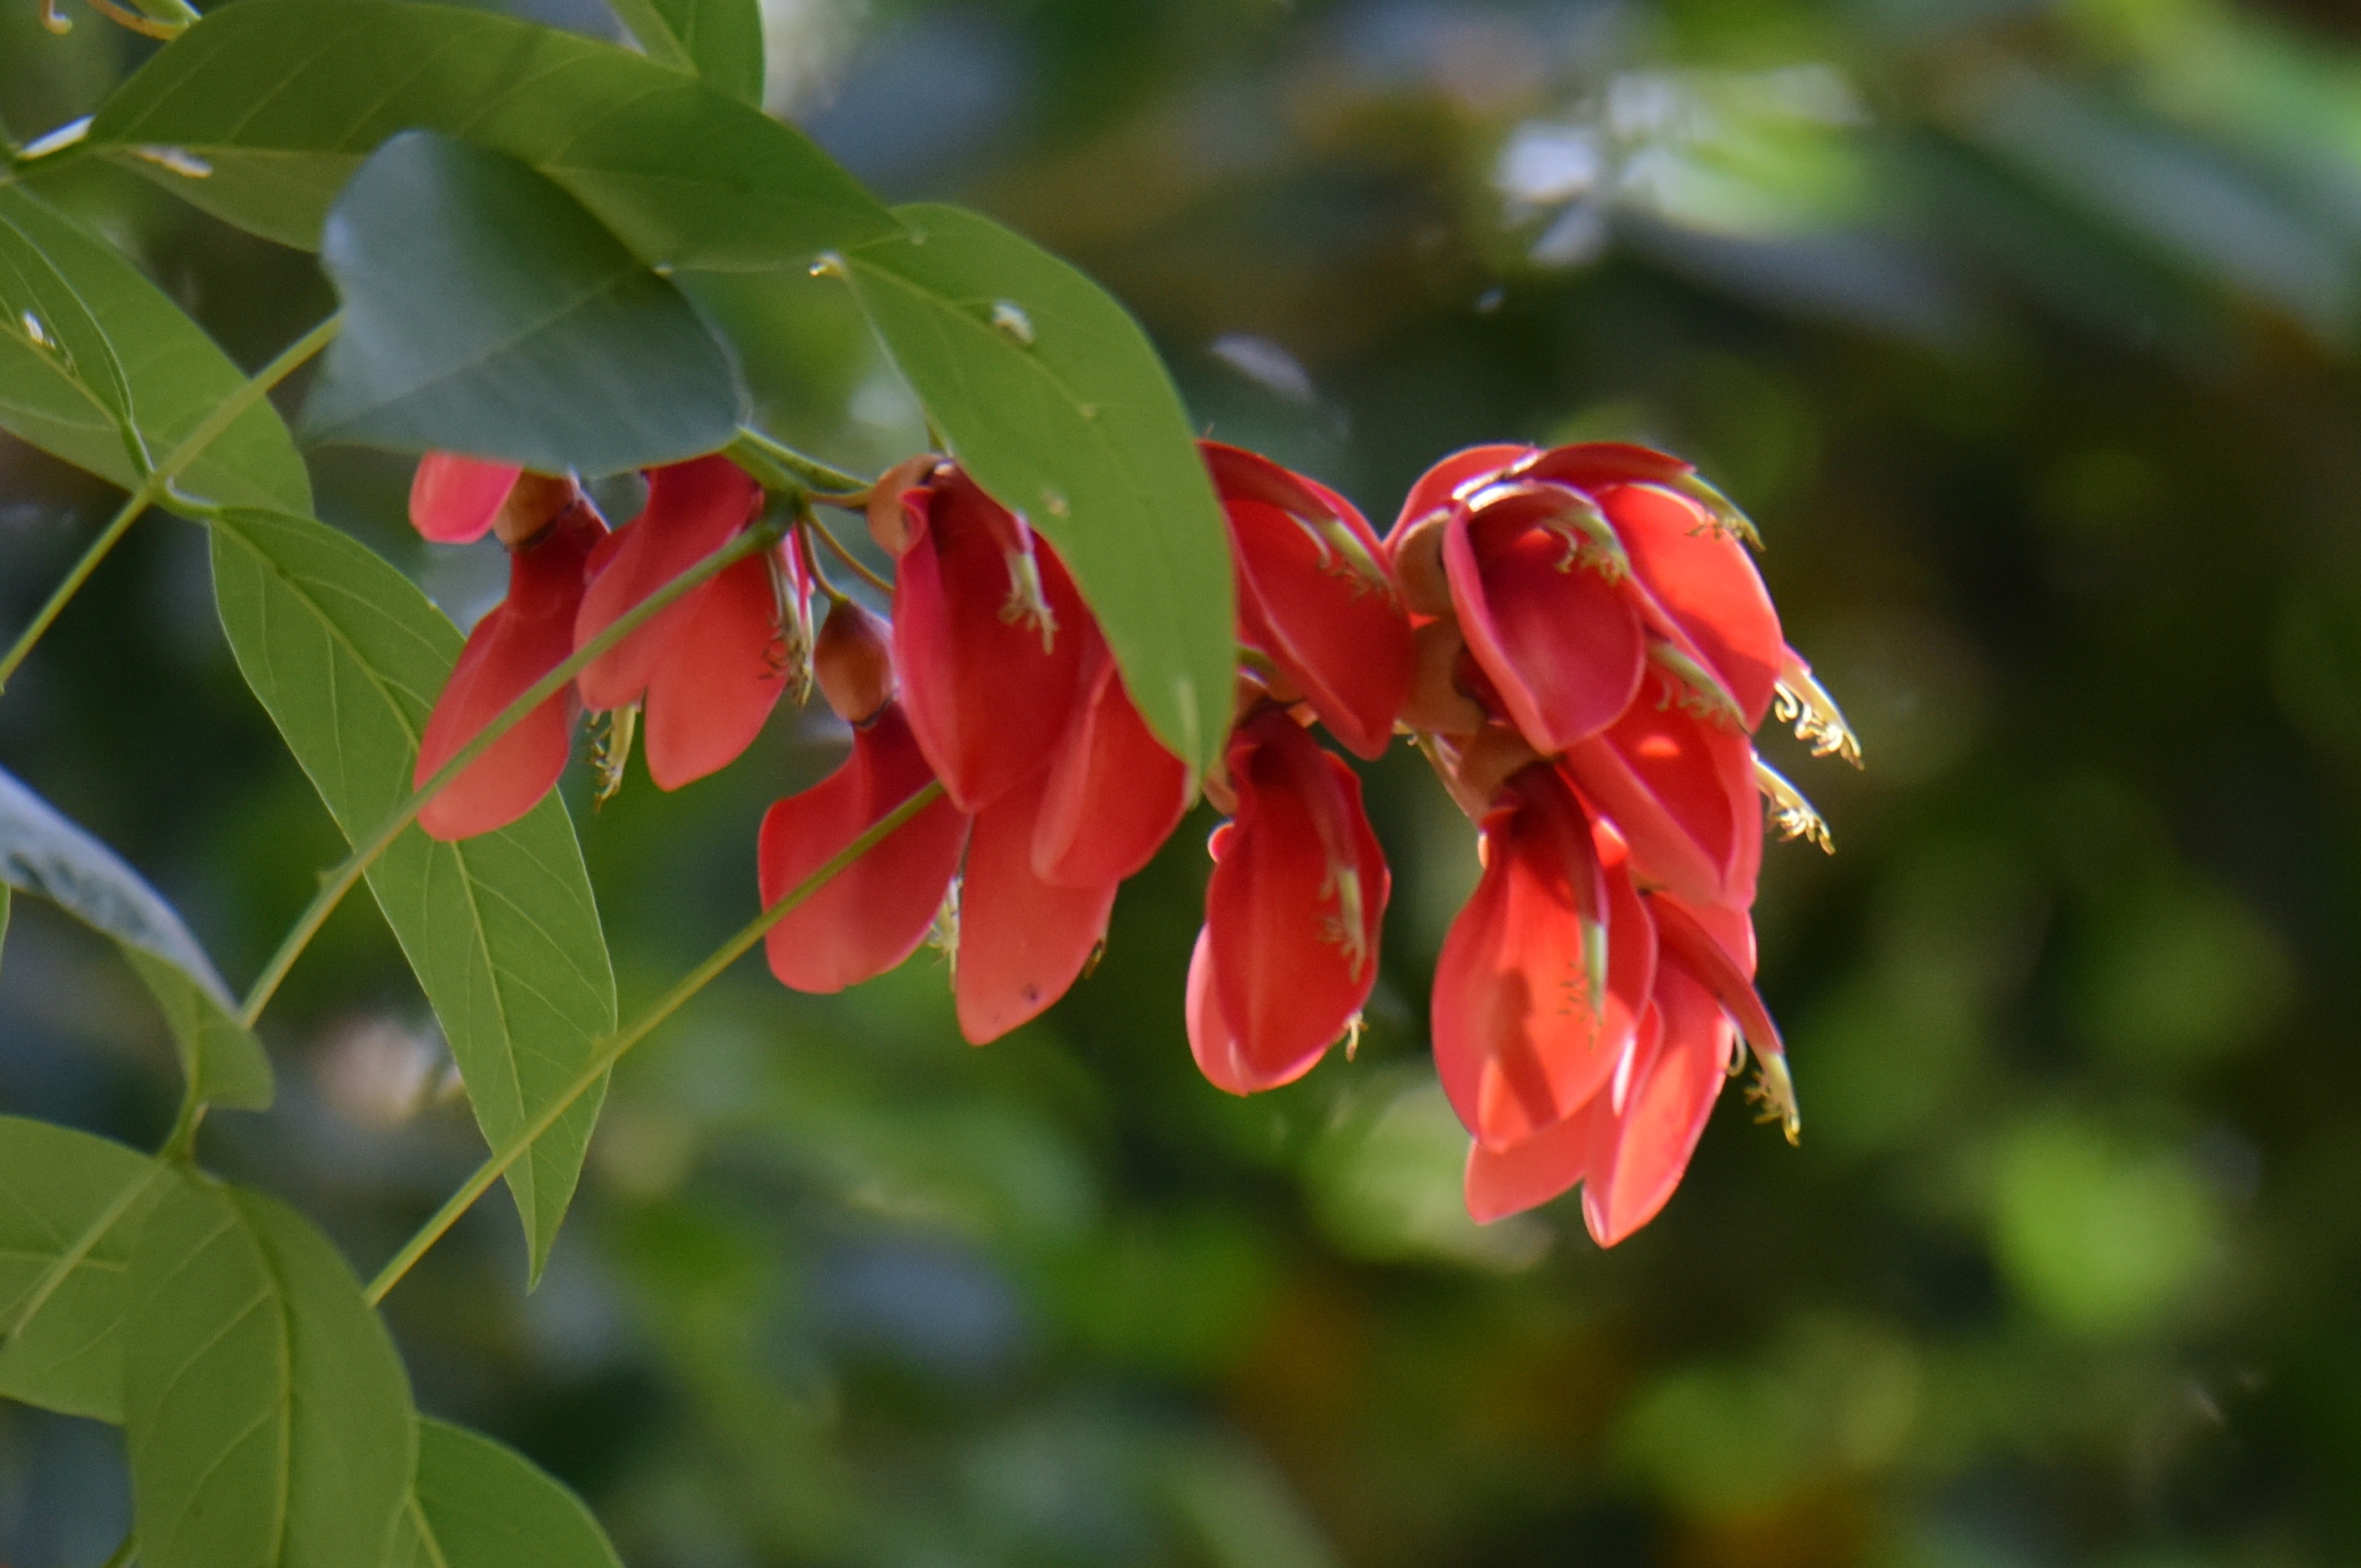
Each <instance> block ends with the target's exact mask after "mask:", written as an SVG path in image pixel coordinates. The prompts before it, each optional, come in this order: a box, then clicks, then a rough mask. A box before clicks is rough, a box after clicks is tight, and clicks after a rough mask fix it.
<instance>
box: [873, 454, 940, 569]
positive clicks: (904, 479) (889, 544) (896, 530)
mask: <svg viewBox="0 0 2361 1568" xmlns="http://www.w3.org/2000/svg"><path fill="white" fill-rule="evenodd" d="M941 461H942V459H941V458H940V457H939V456H937V455H935V454H934V453H931V452H921V453H919V454H918V455H917V456H915V457H905V458H903V459H902V461H900V462H899V463H896V464H895V465H894V466H892V467H891V468H888V469H886V470H885V472H884V473H883V474H880V475H879V476H877V482H876V483H875V484H873V485H872V486H870V487H869V507H868V511H869V537H870V538H872V539H874V540H875V541H877V547H878V548H879V549H881V550H883V551H884V552H885V553H886V554H889V555H895V556H898V555H900V554H902V552H903V551H905V550H907V549H908V548H909V547H910V518H909V514H908V513H907V512H906V511H905V510H903V508H902V496H903V493H904V492H905V491H907V490H909V489H911V488H914V487H916V486H918V485H922V484H925V483H926V482H927V478H928V476H929V475H931V474H932V473H934V471H935V467H936V466H937V465H938V464H939V463H940V462H941Z"/></svg>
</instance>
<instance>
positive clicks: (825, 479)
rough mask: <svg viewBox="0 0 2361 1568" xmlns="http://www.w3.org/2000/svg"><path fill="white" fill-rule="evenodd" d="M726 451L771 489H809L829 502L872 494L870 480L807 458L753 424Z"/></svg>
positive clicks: (735, 461) (740, 429) (740, 431)
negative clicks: (870, 492) (757, 428)
mask: <svg viewBox="0 0 2361 1568" xmlns="http://www.w3.org/2000/svg"><path fill="white" fill-rule="evenodd" d="M722 450H723V451H724V452H726V453H728V454H729V456H730V461H731V462H733V463H735V464H737V465H738V466H740V467H741V468H743V469H745V470H746V472H748V473H749V474H752V475H753V476H754V477H755V478H756V479H758V480H760V481H761V482H762V483H763V486H764V487H766V488H770V489H774V490H803V489H808V490H811V491H813V492H814V493H815V494H816V495H817V496H818V499H821V500H827V501H857V500H858V499H860V498H862V497H863V496H865V495H867V494H868V493H869V481H868V480H866V479H863V478H862V477H859V476H858V475H854V474H848V473H846V472H845V471H844V470H843V469H841V468H831V467H829V466H828V465H827V464H825V463H823V462H821V461H820V460H819V459H818V458H817V457H807V456H805V455H803V454H802V453H800V452H798V451H796V449H795V448H794V447H792V446H789V445H787V444H785V443H784V442H780V441H775V440H774V439H772V438H771V437H770V436H767V435H765V434H763V433H762V432H761V431H759V430H756V429H755V428H754V427H753V426H752V425H750V424H741V425H740V426H739V427H738V436H737V439H736V440H734V441H732V442H731V443H730V444H729V445H728V446H726V447H724V448H723V449H722Z"/></svg>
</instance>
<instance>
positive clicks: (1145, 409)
mask: <svg viewBox="0 0 2361 1568" xmlns="http://www.w3.org/2000/svg"><path fill="white" fill-rule="evenodd" d="M896 215H897V216H899V217H901V218H902V219H903V220H904V222H905V223H906V224H907V225H909V227H910V229H911V233H910V235H909V236H907V237H901V238H895V239H893V240H889V241H884V242H881V243H878V244H874V245H871V246H867V247H862V248H861V249H858V250H850V251H847V252H845V254H844V256H843V258H842V264H843V268H844V270H845V272H846V275H847V276H848V277H849V278H850V279H851V282H852V287H853V291H854V292H855V293H856V294H857V295H858V296H859V297H860V301H861V304H862V309H863V310H864V311H866V312H867V313H868V315H869V319H870V321H871V323H873V324H874V325H875V327H876V329H877V332H878V334H879V336H881V337H882V338H884V342H885V346H886V349H887V351H888V352H889V353H891V354H892V356H894V362H895V365H896V366H898V367H900V368H901V371H902V374H903V375H905V376H906V377H907V378H909V380H910V384H911V385H912V386H913V387H915V388H916V389H917V393H918V397H919V400H921V401H922V402H923V403H925V405H926V409H927V414H928V418H929V419H931V420H932V421H933V422H934V423H935V425H936V427H937V428H938V429H939V430H940V431H941V432H942V433H943V436H944V438H945V440H946V441H947V442H948V443H949V444H950V450H951V453H952V455H954V456H956V457H957V458H958V459H959V461H960V463H961V466H963V467H965V468H966V469H967V471H968V472H969V473H970V474H972V475H973V476H974V477H975V479H976V481H977V483H979V484H981V485H982V486H983V488H984V489H985V490H986V491H988V492H990V494H991V495H992V497H993V499H995V500H997V501H999V502H1000V503H1001V504H1002V505H1003V506H1005V507H1007V508H1008V509H1009V510H1012V511H1018V512H1022V513H1024V515H1025V517H1026V519H1027V521H1030V522H1031V523H1032V524H1033V526H1034V527H1035V528H1037V529H1038V530H1039V531H1040V532H1041V533H1042V534H1043V536H1044V537H1046V538H1047V539H1048V540H1049V542H1050V543H1052V544H1054V545H1055V546H1056V547H1057V550H1058V554H1059V556H1060V558H1061V559H1062V560H1063V561H1064V562H1065V564H1066V565H1067V567H1068V569H1069V570H1070V571H1071V573H1072V574H1073V578H1074V582H1075V584H1076V585H1077V586H1078V587H1080V588H1081V589H1082V598H1083V599H1084V600H1085V601H1086V602H1087V603H1088V604H1089V605H1090V608H1091V609H1092V612H1093V614H1095V615H1096V616H1097V617H1098V620H1099V623H1100V625H1101V627H1102V628H1104V630H1105V633H1106V640H1107V644H1108V646H1109V647H1110V648H1112V649H1113V650H1114V652H1115V663H1116V664H1117V665H1118V666H1119V667H1120V668H1121V670H1122V672H1123V678H1124V685H1125V688H1126V690H1128V691H1129V692H1130V693H1131V697H1132V701H1133V703H1134V705H1135V706H1136V707H1138V709H1139V712H1140V716H1141V717H1142V718H1145V719H1147V721H1148V727H1149V728H1150V729H1153V730H1155V731H1156V734H1157V736H1158V737H1159V739H1160V740H1163V741H1164V743H1165V744H1166V745H1168V746H1170V747H1171V748H1172V750H1173V751H1175V752H1177V753H1179V754H1180V756H1181V757H1182V758H1183V759H1185V760H1186V761H1188V762H1189V763H1190V765H1191V768H1192V769H1193V770H1195V771H1197V772H1199V773H1202V771H1203V770H1204V769H1205V767H1207V766H1208V765H1209V764H1210V763H1211V762H1213V757H1214V754H1215V752H1216V751H1218V749H1219V748H1220V746H1221V743H1222V740H1223V738H1224V735H1225V734H1226V732H1227V730H1228V728H1229V716H1230V699H1231V693H1230V686H1231V679H1232V670H1233V668H1234V666H1235V662H1236V654H1235V642H1234V627H1235V619H1236V611H1235V605H1234V602H1233V591H1232V587H1231V573H1230V557H1229V544H1228V539H1227V535H1226V533H1225V532H1224V524H1223V521H1222V511H1221V507H1220V505H1219V503H1218V502H1217V501H1216V500H1215V499H1214V497H1213V482H1212V480H1211V479H1209V478H1208V477H1206V473H1205V466H1204V463H1203V461H1202V459H1200V458H1199V456H1198V455H1197V448H1196V444H1195V442H1194V440H1193V439H1192V436H1191V430H1190V427H1189V418H1188V414H1187V412H1186V411H1185V410H1183V409H1182V408H1181V406H1180V394H1179V393H1178V392H1177V391H1176V390H1174V389H1173V386H1172V380H1171V378H1170V376H1169V375H1167V374H1166V373H1165V369H1164V366H1163V362H1162V361H1161V360H1159V358H1158V357H1157V356H1156V350H1155V348H1154V347H1153V346H1152V345H1150V344H1149V343H1148V336H1147V334H1145V333H1143V332H1142V331H1141V330H1140V328H1139V323H1137V322H1135V321H1134V320H1132V318H1131V316H1130V315H1129V313H1126V311H1125V310H1124V308H1123V307H1122V306H1121V305H1119V304H1117V303H1116V302H1115V301H1114V300H1113V299H1112V298H1110V297H1109V296H1108V295H1107V293H1106V291H1104V290H1103V289H1101V288H1100V287H1099V286H1098V285H1097V284H1095V283H1093V282H1092V281H1091V280H1089V279H1088V278H1086V277H1084V276H1083V275H1082V273H1080V272H1078V271H1076V270H1075V269H1073V268H1071V267H1069V266H1068V265H1067V264H1066V263H1064V262H1062V261H1060V260H1059V259H1058V258H1056V257H1053V256H1051V255H1049V253H1048V252H1046V251H1044V250H1042V249H1040V248H1039V247H1037V246H1035V245H1034V244H1032V242H1030V241H1029V240H1026V239H1024V238H1021V237H1020V236H1016V235H1015V234H1012V233H1010V232H1009V231H1008V230H1006V229H1005V228H1002V227H1001V226H1000V225H997V224H994V223H993V222H991V221H990V220H988V219H985V218H982V217H978V216H977V215H976V214H973V213H968V212H962V211H961V210H960V209H958V208H956V207H945V206H934V205H921V206H911V207H902V208H898V209H896ZM921 236H923V237H921Z"/></svg>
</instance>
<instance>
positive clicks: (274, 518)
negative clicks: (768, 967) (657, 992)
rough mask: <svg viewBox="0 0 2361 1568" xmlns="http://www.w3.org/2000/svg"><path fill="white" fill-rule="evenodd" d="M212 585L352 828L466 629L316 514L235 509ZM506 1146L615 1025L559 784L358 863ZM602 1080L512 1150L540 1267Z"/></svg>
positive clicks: (253, 670) (487, 1128)
mask: <svg viewBox="0 0 2361 1568" xmlns="http://www.w3.org/2000/svg"><path fill="white" fill-rule="evenodd" d="M213 561H214V595H215V598H216V602H217V604H218V606H219V608H220V611H221V619H222V625H223V627H224V629H225V630H226V631H227V632H228V634H229V641H230V647H231V650H232V651H233V652H235V653H236V657H237V663H238V668H239V669H240V670H241V671H242V672H243V673H244V674H245V675H246V678H247V684H248V685H251V686H252V687H253V688H254V692H255V695H256V696H258V697H259V698H260V699H261V700H262V705H263V707H266V708H268V709H269V712H270V717H271V718H272V719H273V720H274V721H275V722H276V723H277V724H278V726H279V730H280V734H281V735H283V736H284V737H286V740H287V743H288V746H289V748H290V749H291V751H293V752H294V753H295V759H296V761H297V762H300V763H301V764H302V768H303V771H304V772H305V773H308V774H309V775H310V776H311V779H312V782H313V785H314V786H315V787H316V788H317V789H318V790H319V792H320V797H321V799H322V800H323V801H324V802H325V803H326V805H327V807H328V810H329V813H330V815H332V816H333V817H335V819H336V824H337V826H338V827H339V828H342V829H344V832H345V835H346V838H347V839H357V838H360V837H363V836H366V835H368V834H369V833H371V832H373V831H375V830H376V828H378V826H379V824H380V823H381V822H383V821H384V820H385V818H386V817H389V816H390V815H391V814H392V812H393V811H394V810H395V809H396V808H398V807H399V806H401V802H402V801H403V800H404V799H405V798H406V797H407V795H408V794H409V789H410V778H411V771H412V766H413V763H414V760H415V757H416V752H417V747H418V737H419V733H420V731H421V730H422V729H423V728H424V726H425V723H426V716H427V712H428V710H429V708H430V707H431V706H432V704H433V702H434V694H435V693H436V692H437V691H439V690H440V689H441V688H442V685H443V683H444V681H445V678H446V677H447V676H448V675H449V674H450V672H451V666H452V664H453V663H455V662H456V659H457V657H458V652H459V646H460V638H459V633H458V631H457V630H456V629H455V628H454V627H453V626H452V625H451V623H450V622H449V621H448V620H445V619H444V616H443V614H442V612H441V611H440V610H437V609H434V606H433V605H431V604H429V603H428V602H427V601H426V598H425V596H423V594H421V593H420V592H419V591H418V590H417V589H416V588H415V587H412V586H411V584H410V582H409V580H408V579H407V578H405V577H403V576H401V573H399V572H397V571H395V570H394V569H393V568H392V567H391V566H390V565H386V563H385V562H383V561H382V560H380V559H379V558H378V557H377V556H376V555H373V554H370V553H369V552H368V550H367V549H365V548H363V547H362V546H361V545H360V544H358V543H355V542H354V541H353V540H351V539H349V538H347V537H346V536H345V535H344V534H342V533H339V532H336V531H335V530H334V529H332V528H328V527H326V526H324V524H321V523H318V522H314V521H311V520H310V519H308V518H298V517H286V516H280V515H276V514H272V513H266V512H244V511H240V512H231V513H229V514H227V515H225V517H224V518H223V519H222V520H221V521H219V522H217V523H216V524H215V525H214V552H213ZM368 880H369V887H370V890H371V891H372V892H373V893H375V894H376V895H377V900H378V905H379V908H381V909H383V910H384V911H385V917H386V922H387V924H389V925H390V926H391V927H393V933H394V936H395V937H396V938H398V939H399V940H400V941H401V948H402V951H403V953H404V954H405V955H406V956H407V957H408V958H409V959H410V964H411V968H412V970H415V971H416V972H417V975H418V979H419V982H420V984H421V985H422V986H423V987H424V988H425V992H426V997H427V1000H428V1001H429V1002H430V1003H433V1004H434V1014H435V1016H436V1017H437V1018H438V1019H439V1020H441V1022H442V1025H443V1032H444V1034H445V1036H446V1037H448V1039H449V1040H450V1042H451V1051H452V1055H453V1056H454V1057H455V1058H456V1060H457V1061H458V1064H459V1071H460V1074H461V1076H462V1077H463V1078H464V1079H465V1080H467V1094H468V1098H469V1100H470V1101H471V1102H473V1103H474V1105H475V1110H476V1122H477V1124H478V1126H479V1127H481V1128H482V1129H483V1133H484V1136H485V1138H486V1139H487V1140H488V1141H489V1142H490V1143H491V1144H492V1145H494V1146H498V1145H500V1143H502V1142H503V1141H504V1140H506V1139H507V1138H508V1137H510V1136H511V1135H513V1134H515V1133H516V1132H518V1131H519V1130H520V1129H522V1127H523V1125H524V1124H525V1123H526V1122H527V1121H529V1120H530V1119H531V1118H532V1117H533V1115H534V1114H535V1113H538V1112H539V1111H540V1110H541V1109H542V1108H543V1107H544V1106H545V1105H547V1104H548V1103H549V1102H551V1101H552V1100H553V1099H555V1097H556V1095H557V1094H558V1092H559V1091H561V1090H563V1089H564V1088H565V1087H566V1085H567V1084H568V1083H570V1082H571V1081H572V1080H573V1079H574V1078H575V1076H576V1075H577V1073H579V1072H580V1071H581V1069H582V1066H583V1064H584V1063H585V1062H587V1061H588V1059H589V1058H590V1056H591V1055H592V1052H593V1050H594V1042H595V1041H596V1040H597V1039H598V1036H601V1035H604V1034H606V1033H608V1032H609V1031H610V1030H612V1029H613V1028H614V1026H615V982H614V973H613V970H612V969H611V967H610V966H609V961H608V958H607V946H606V938H605V937H604V936H603V935H602V934H601V931H600V928H599V923H598V906H597V904H596V903H595V901H594V900H593V898H592V896H591V892H590V880H589V875H588V872H586V871H585V870H584V868H583V863H582V850H581V848H580V846H579V844H578V843H577V841H576V839H575V837H574V827H573V823H572V822H571V820H570V819H569V818H568V817H566V807H565V806H564V805H563V804H562V803H561V802H559V800H558V799H557V798H556V796H555V794H552V795H550V796H549V797H547V798H545V799H544V800H543V801H542V803H541V804H540V805H539V806H535V807H534V808H533V811H532V812H531V813H530V814H528V815H527V816H526V817H523V818H522V820H520V821H517V822H515V823H513V824H511V826H509V827H507V828H501V829H500V831H499V832H496V833H487V834H485V835H483V836H482V837H481V838H477V839H468V840H467V841H466V842H464V843H457V844H438V843H435V842H434V840H432V839H428V838H427V837H426V836H425V835H424V834H423V832H420V831H419V830H418V829H417V828H416V827H415V826H412V828H408V829H405V830H404V831H403V833H402V834H401V837H400V838H399V839H396V840H395V841H394V843H393V845H392V846H391V847H390V849H388V850H387V851H386V852H385V854H384V855H383V856H382V857H381V858H380V859H379V861H378V862H377V864H376V865H375V866H374V867H372V868H371V869H370V871H369V873H368ZM604 1093H605V1091H604V1087H603V1086H601V1087H600V1088H599V1089H596V1090H593V1091H590V1092H589V1093H588V1094H585V1095H584V1096H583V1097H582V1098H581V1099H580V1100H579V1101H577V1102H576V1103H575V1105H574V1106H573V1107H572V1109H570V1110H568V1111H567V1112H566V1114H565V1116H563V1117H562V1118H560V1120H559V1121H558V1123H557V1124H556V1125H555V1126H554V1127H552V1128H551V1129H550V1131H549V1133H548V1135H546V1136H544V1138H543V1139H542V1140H541V1141H540V1143H538V1144H537V1145H535V1146H534V1147H533V1153H532V1154H531V1155H530V1156H529V1157H526V1158H524V1159H522V1160H519V1161H518V1162H517V1163H516V1165H514V1166H512V1167H511V1168H510V1170H509V1173H508V1180H509V1189H510V1190H511V1192H512V1193H513V1194H514V1195H515V1197H516V1202H517V1209H518V1211H519V1212H520V1214H521V1215H522V1218H523V1221H524V1226H525V1234H526V1236H527V1238H528V1239H529V1241H530V1242H531V1244H532V1248H533V1272H534V1273H535V1274H536V1275H538V1274H539V1272H540V1268H541V1265H542V1263H543V1262H544V1260H545V1259H546V1258H547V1256H548V1254H549V1245H550V1243H551V1242H552V1241H553V1240H554V1239H555V1236H556V1234H557V1227H558V1224H559V1222H560V1221H561V1220H562V1219H563V1218H564V1217H565V1212H566V1202H567V1201H568V1200H569V1199H570V1198H571V1196H572V1194H573V1191H574V1184H575V1181H576V1179H577V1177H578V1176H579V1175H580V1173H581V1168H582V1152H583V1149H584V1147H585V1146H586V1145H587V1144H588V1141H589V1136H590V1129H591V1127H592V1125H593V1124H595V1123H596V1121H597V1120H598V1104H599V1102H600V1101H601V1099H602V1098H603V1097H604Z"/></svg>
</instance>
